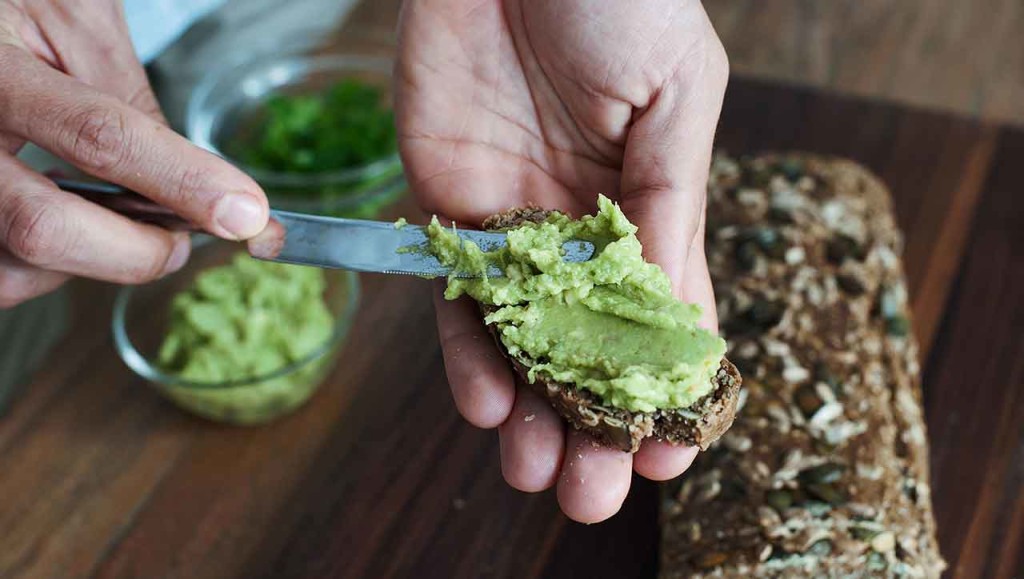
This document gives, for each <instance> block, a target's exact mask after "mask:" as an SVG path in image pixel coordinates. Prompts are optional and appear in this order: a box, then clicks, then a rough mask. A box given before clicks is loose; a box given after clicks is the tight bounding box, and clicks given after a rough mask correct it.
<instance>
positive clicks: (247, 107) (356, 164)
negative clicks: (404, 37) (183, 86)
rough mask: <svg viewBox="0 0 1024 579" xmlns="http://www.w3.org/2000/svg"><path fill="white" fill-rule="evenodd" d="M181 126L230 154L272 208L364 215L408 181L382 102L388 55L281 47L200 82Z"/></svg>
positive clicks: (387, 91)
mask: <svg viewBox="0 0 1024 579" xmlns="http://www.w3.org/2000/svg"><path fill="white" fill-rule="evenodd" d="M187 117H188V118H187V121H186V125H187V132H188V135H189V137H190V138H191V139H192V140H193V141H195V142H196V143H197V144H198V145H200V146H202V147H204V148H206V149H208V150H210V151H212V152H214V153H216V154H218V155H220V156H222V157H225V158H226V159H228V160H229V161H231V162H233V163H235V164H236V165H238V166H239V167H240V168H242V169H243V170H244V171H246V172H247V173H248V174H250V175H251V176H252V177H253V178H254V179H256V181H257V182H259V183H260V185H261V186H262V187H263V188H264V190H265V191H266V192H267V195H268V196H269V198H270V203H271V206H273V207H274V208H277V209H285V210H289V211H299V212H303V213H314V214H320V215H331V216H339V217H355V218H367V219H369V218H373V217H376V216H377V214H378V213H379V212H380V210H381V209H382V208H383V207H385V206H387V205H389V204H390V203H392V202H393V201H395V200H396V199H398V198H399V197H400V196H401V195H402V194H403V193H404V192H405V191H406V189H407V186H406V182H405V178H404V174H403V172H402V163H401V160H400V158H399V156H398V145H397V139H396V136H395V126H394V116H393V114H392V111H391V61H390V60H389V59H384V58H376V57H365V56H344V55H324V56H284V57H277V58H268V59H260V60H258V61H254V62H249V63H246V64H242V65H239V66H233V67H230V68H229V69H227V70H223V69H219V70H215V71H213V72H211V74H210V75H209V76H208V77H207V78H205V79H204V80H203V81H201V82H200V83H199V85H198V86H197V88H196V90H195V93H194V94H193V96H192V99H191V101H190V103H189V108H188V113H187Z"/></svg>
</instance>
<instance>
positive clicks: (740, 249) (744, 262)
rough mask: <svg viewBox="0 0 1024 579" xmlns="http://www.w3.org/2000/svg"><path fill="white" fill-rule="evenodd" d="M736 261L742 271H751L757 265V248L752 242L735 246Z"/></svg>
mask: <svg viewBox="0 0 1024 579" xmlns="http://www.w3.org/2000/svg"><path fill="white" fill-rule="evenodd" d="M736 261H737V262H738V263H739V264H740V267H741V268H742V269H743V271H751V270H753V269H754V266H755V265H757V246H756V245H755V244H754V242H752V241H744V242H741V243H739V244H737V245H736Z"/></svg>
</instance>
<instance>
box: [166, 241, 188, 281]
mask: <svg viewBox="0 0 1024 579" xmlns="http://www.w3.org/2000/svg"><path fill="white" fill-rule="evenodd" d="M191 249H192V243H191V242H190V241H189V238H188V235H187V234H186V235H180V236H178V238H177V239H176V240H175V243H174V249H173V250H172V251H171V256H170V257H168V258H167V264H166V265H164V275H167V274H169V273H174V272H176V271H178V270H179V269H181V268H182V267H184V266H185V262H186V261H188V255H189V253H190V252H191Z"/></svg>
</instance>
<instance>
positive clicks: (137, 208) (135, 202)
mask: <svg viewBox="0 0 1024 579" xmlns="http://www.w3.org/2000/svg"><path fill="white" fill-rule="evenodd" d="M51 179H53V182H54V183H56V184H57V187H58V188H60V189H61V190H62V191H67V192H68V193H74V194H75V195H78V196H79V197H81V198H83V199H86V200H88V201H91V202H92V203H95V204H97V205H99V206H101V207H105V208H107V209H109V210H111V211H113V212H114V213H117V214H119V215H123V216H125V217H127V218H128V219H131V220H133V221H138V222H140V223H146V224H149V225H156V226H158V227H163V228H164V229H169V230H171V231H201V229H200V228H199V227H198V226H197V225H195V224H194V223H192V222H190V221H188V220H187V219H185V218H183V217H181V216H179V215H178V214H176V213H174V212H173V211H171V210H170V209H168V208H166V207H164V206H162V205H160V204H158V203H156V202H154V201H152V200H150V199H147V198H146V197H143V196H142V195H139V194H138V193H135V192H134V191H131V190H129V189H125V188H124V187H121V186H120V185H113V184H111V183H102V182H98V181H80V180H76V179H65V178H63V177H51Z"/></svg>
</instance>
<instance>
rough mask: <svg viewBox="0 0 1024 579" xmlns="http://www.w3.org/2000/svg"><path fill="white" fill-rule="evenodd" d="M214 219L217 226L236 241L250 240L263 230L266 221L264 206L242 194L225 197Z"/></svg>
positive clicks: (218, 205) (218, 204) (215, 212)
mask: <svg viewBox="0 0 1024 579" xmlns="http://www.w3.org/2000/svg"><path fill="white" fill-rule="evenodd" d="M213 218H214V220H216V222H217V225H219V226H221V227H222V228H223V229H224V230H225V231H226V232H227V233H228V234H229V235H232V236H234V237H235V239H249V238H250V237H252V236H254V235H256V234H257V233H259V232H260V231H262V230H263V226H264V225H265V223H264V222H265V221H266V217H265V216H264V214H263V206H261V205H260V203H259V202H258V201H256V200H255V199H253V198H252V197H250V196H248V195H245V194H242V193H234V194H229V195H225V196H224V198H223V199H221V200H220V202H219V203H217V209H216V210H215V211H214V214H213Z"/></svg>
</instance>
